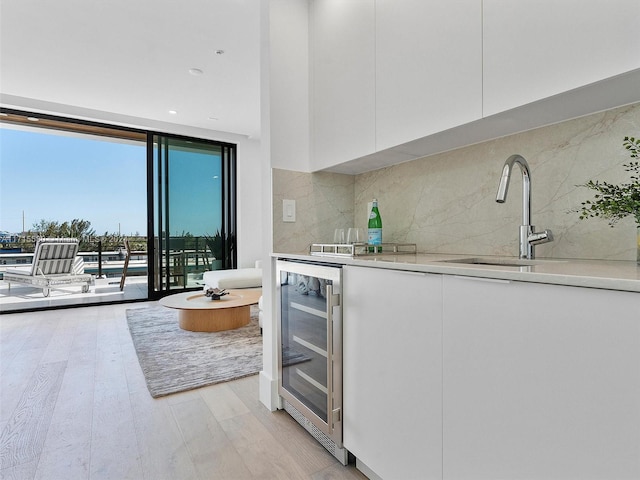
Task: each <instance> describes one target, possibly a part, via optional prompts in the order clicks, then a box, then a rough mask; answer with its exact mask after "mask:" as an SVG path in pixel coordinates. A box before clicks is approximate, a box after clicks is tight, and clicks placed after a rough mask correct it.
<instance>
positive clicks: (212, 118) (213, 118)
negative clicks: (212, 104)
mask: <svg viewBox="0 0 640 480" xmlns="http://www.w3.org/2000/svg"><path fill="white" fill-rule="evenodd" d="M209 120H220V119H219V118H218V117H209Z"/></svg>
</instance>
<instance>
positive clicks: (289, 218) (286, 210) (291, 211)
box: [282, 199, 296, 222]
mask: <svg viewBox="0 0 640 480" xmlns="http://www.w3.org/2000/svg"><path fill="white" fill-rule="evenodd" d="M282 221H283V222H295V221H296V201H295V200H284V199H283V200H282Z"/></svg>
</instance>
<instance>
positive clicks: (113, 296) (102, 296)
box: [0, 276, 147, 313]
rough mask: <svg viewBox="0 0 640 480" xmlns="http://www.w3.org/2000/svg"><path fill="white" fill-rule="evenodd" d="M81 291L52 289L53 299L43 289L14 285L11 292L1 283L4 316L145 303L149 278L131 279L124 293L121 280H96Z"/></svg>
mask: <svg viewBox="0 0 640 480" xmlns="http://www.w3.org/2000/svg"><path fill="white" fill-rule="evenodd" d="M81 289H82V286H81V285H64V286H61V287H59V288H56V289H51V293H50V294H49V296H48V297H44V296H43V295H42V289H41V288H34V287H29V286H25V285H19V284H15V283H14V284H12V285H11V289H9V285H8V284H7V282H5V281H4V280H0V312H2V313H5V312H12V311H18V310H26V309H39V308H49V307H63V306H73V305H84V306H86V305H95V304H99V303H103V302H121V301H130V300H144V299H146V298H147V277H144V276H138V277H135V276H134V277H127V280H126V282H125V285H124V291H122V292H121V291H120V278H119V277H118V278H107V279H104V280H96V281H95V282H94V283H93V284H92V285H91V288H90V289H89V292H87V293H82V291H81Z"/></svg>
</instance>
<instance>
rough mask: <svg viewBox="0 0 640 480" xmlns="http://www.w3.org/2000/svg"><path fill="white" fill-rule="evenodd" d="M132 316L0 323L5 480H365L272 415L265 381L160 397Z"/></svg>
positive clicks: (87, 312)
mask: <svg viewBox="0 0 640 480" xmlns="http://www.w3.org/2000/svg"><path fill="white" fill-rule="evenodd" d="M140 306H141V304H137V305H135V307H140ZM127 308H131V305H106V306H94V307H86V308H75V309H69V310H55V311H44V312H36V313H17V314H10V315H2V316H0V432H1V433H0V478H2V479H7V480H9V479H16V480H32V479H38V480H58V479H59V480H70V479H71V480H76V479H77V480H82V479H91V480H106V479H113V480H124V479H133V480H164V479H166V480H204V479H237V480H244V479H310V480H332V479H347V480H358V479H360V480H361V479H364V478H366V477H364V475H362V474H361V473H360V472H358V471H357V470H356V469H355V468H354V467H353V466H352V465H350V466H348V467H343V466H342V465H340V463H338V462H337V461H336V460H335V459H334V458H333V457H332V456H331V455H330V454H329V453H327V452H326V451H325V450H324V448H322V446H321V445H320V444H318V443H317V442H316V441H315V440H314V439H313V438H312V437H311V436H310V435H309V434H308V433H307V432H306V431H304V430H303V429H302V427H300V426H299V425H298V424H297V423H296V422H295V421H294V420H293V419H292V418H291V417H290V416H289V415H288V414H286V413H285V412H282V411H278V412H270V411H268V410H267V409H266V408H265V407H264V405H262V404H261V403H260V401H259V400H258V376H257V375H255V376H251V377H246V378H243V379H240V380H235V381H233V382H227V383H222V384H218V385H212V386H210V387H205V388H201V389H197V390H191V391H188V392H183V393H178V394H174V395H169V396H167V397H162V398H159V399H153V398H151V396H150V395H149V392H148V391H147V387H146V385H145V381H144V376H143V374H142V371H141V369H140V365H139V364H138V359H137V357H136V353H135V350H134V348H133V344H132V342H131V336H130V335H129V331H128V328H127V323H126V318H125V310H126V309H127Z"/></svg>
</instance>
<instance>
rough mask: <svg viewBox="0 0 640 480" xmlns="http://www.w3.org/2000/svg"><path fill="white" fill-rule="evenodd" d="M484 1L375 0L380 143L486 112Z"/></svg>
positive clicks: (404, 139) (398, 141) (389, 143)
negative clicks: (484, 106) (482, 28)
mask: <svg viewBox="0 0 640 480" xmlns="http://www.w3.org/2000/svg"><path fill="white" fill-rule="evenodd" d="M481 5H482V2H481V0H453V1H452V0H436V1H428V2H425V1H424V0H402V1H400V2H398V0H376V149H377V150H384V149H385V148H389V147H394V146H396V145H399V144H402V143H405V142H408V141H411V140H415V139H417V138H421V137H425V136H427V135H430V134H433V133H435V132H440V131H442V130H446V129H448V128H451V127H455V126H458V125H462V124H465V123H468V122H471V121H473V120H477V119H479V118H481V117H482V30H481V27H482V22H481V18H482V11H481Z"/></svg>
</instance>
